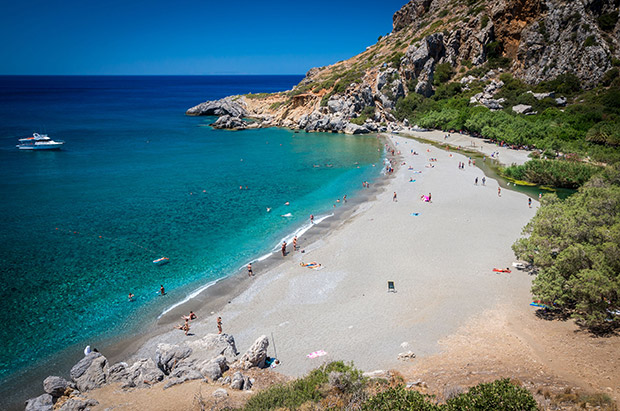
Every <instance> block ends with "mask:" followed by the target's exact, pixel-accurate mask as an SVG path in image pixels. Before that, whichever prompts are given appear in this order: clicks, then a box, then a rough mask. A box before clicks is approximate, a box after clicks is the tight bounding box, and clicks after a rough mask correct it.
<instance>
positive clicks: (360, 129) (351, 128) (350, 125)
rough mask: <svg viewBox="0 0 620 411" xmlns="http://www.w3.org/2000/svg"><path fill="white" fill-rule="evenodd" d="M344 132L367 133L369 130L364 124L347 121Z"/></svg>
mask: <svg viewBox="0 0 620 411" xmlns="http://www.w3.org/2000/svg"><path fill="white" fill-rule="evenodd" d="M344 132H345V133H346V134H367V133H369V132H370V131H368V129H367V128H366V127H364V126H358V125H357V124H353V123H347V125H346V126H345V127H344Z"/></svg>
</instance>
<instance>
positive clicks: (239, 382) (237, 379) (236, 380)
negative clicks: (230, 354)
mask: <svg viewBox="0 0 620 411" xmlns="http://www.w3.org/2000/svg"><path fill="white" fill-rule="evenodd" d="M244 382H245V377H244V376H243V374H241V372H240V371H237V372H236V373H235V374H234V375H233V377H232V381H231V382H230V388H232V389H233V390H242V389H243V384H244Z"/></svg>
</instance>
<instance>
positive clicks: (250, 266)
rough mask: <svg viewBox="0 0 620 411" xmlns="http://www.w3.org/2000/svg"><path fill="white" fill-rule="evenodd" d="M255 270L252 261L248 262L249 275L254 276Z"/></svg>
mask: <svg viewBox="0 0 620 411" xmlns="http://www.w3.org/2000/svg"><path fill="white" fill-rule="evenodd" d="M253 275H254V272H253V271H252V263H250V264H248V277H252V276H253Z"/></svg>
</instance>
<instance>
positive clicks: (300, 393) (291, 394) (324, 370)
mask: <svg viewBox="0 0 620 411" xmlns="http://www.w3.org/2000/svg"><path fill="white" fill-rule="evenodd" d="M332 372H338V373H344V374H348V375H350V376H351V377H355V376H358V377H359V378H361V372H358V371H356V370H355V368H354V367H353V365H352V364H345V363H343V362H342V361H336V362H332V363H329V364H327V365H326V366H324V367H320V368H317V369H315V370H313V371H311V372H310V373H309V374H308V375H306V376H305V377H303V378H299V379H296V380H295V381H292V382H290V383H287V384H278V385H274V386H272V387H270V388H268V389H266V390H264V391H261V392H259V393H257V394H256V395H254V396H253V397H252V398H250V400H249V401H248V402H247V403H246V405H245V407H244V410H247V411H253V410H256V411H262V410H273V409H277V408H288V409H297V408H298V407H299V406H300V405H301V404H303V403H305V402H309V401H310V402H318V401H320V400H321V399H322V398H324V397H325V393H324V392H322V391H321V389H320V388H321V386H322V385H324V384H326V383H327V382H328V381H329V374H330V373H332Z"/></svg>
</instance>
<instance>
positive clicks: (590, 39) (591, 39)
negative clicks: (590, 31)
mask: <svg viewBox="0 0 620 411" xmlns="http://www.w3.org/2000/svg"><path fill="white" fill-rule="evenodd" d="M595 45H596V37H594V36H588V37H586V40H585V41H584V42H583V46H584V47H592V46H595Z"/></svg>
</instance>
